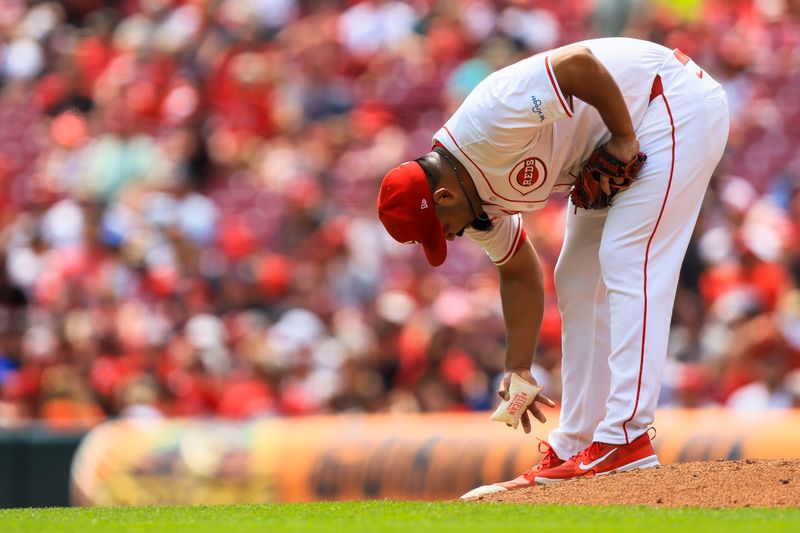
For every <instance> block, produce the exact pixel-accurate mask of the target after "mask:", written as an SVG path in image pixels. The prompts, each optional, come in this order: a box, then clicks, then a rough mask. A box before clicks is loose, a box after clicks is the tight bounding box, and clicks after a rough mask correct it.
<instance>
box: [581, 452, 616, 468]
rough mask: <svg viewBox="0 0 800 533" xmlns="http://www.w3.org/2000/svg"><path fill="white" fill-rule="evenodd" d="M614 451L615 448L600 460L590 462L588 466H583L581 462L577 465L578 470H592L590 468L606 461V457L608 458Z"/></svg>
mask: <svg viewBox="0 0 800 533" xmlns="http://www.w3.org/2000/svg"><path fill="white" fill-rule="evenodd" d="M615 451H617V449H616V448H614V449H613V450H611V451H610V452H608V453H607V454H605V455H604V456H603V457H601V458H600V459H595V460H594V461H592V462H591V463H589V464H588V465H585V464H583V461H581V463H580V464H579V465H578V468H580V469H581V470H589V469H590V468H592V467H594V466H596V465H597V464H598V463H602V462H603V461H605V460H606V459H608V456H609V455H611V454H612V453H614V452H615Z"/></svg>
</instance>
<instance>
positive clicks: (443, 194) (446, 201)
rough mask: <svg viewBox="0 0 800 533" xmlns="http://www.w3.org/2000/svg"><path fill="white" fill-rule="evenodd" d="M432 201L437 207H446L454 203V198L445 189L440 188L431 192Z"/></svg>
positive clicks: (449, 191) (450, 192)
mask: <svg viewBox="0 0 800 533" xmlns="http://www.w3.org/2000/svg"><path fill="white" fill-rule="evenodd" d="M433 201H434V202H435V203H436V204H438V205H441V206H443V207H447V206H450V205H452V204H453V203H454V202H455V196H453V193H452V191H451V190H450V189H448V188H447V187H440V188H438V189H436V190H435V191H433Z"/></svg>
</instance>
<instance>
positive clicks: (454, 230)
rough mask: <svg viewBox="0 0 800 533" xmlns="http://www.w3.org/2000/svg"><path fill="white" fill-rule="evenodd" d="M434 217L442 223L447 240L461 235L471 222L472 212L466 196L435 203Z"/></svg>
mask: <svg viewBox="0 0 800 533" xmlns="http://www.w3.org/2000/svg"><path fill="white" fill-rule="evenodd" d="M436 217H437V218H438V219H439V223H440V224H441V225H442V230H443V231H444V238H445V239H447V240H448V241H452V240H454V239H455V238H456V237H461V236H462V235H463V234H464V230H465V229H466V228H467V227H468V226H469V225H470V224H471V223H472V220H473V218H474V217H473V214H472V209H470V207H469V204H468V203H467V201H466V198H461V199H460V201H458V199H457V198H453V201H452V202H444V203H438V202H437V203H436Z"/></svg>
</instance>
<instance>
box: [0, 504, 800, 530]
mask: <svg viewBox="0 0 800 533" xmlns="http://www.w3.org/2000/svg"><path fill="white" fill-rule="evenodd" d="M0 531H2V532H4V533H6V532H12V531H14V532H16V531H26V532H37V533H38V532H48V531H80V532H87V533H88V532H96V531H99V532H105V531H114V532H124V531H131V532H133V531H136V532H148V533H149V532H156V531H167V532H171V531H190V532H192V533H205V532H209V533H210V532H215V533H217V532H225V533H236V532H241V531H243V532H249V531H252V532H256V531H257V532H259V533H260V532H270V533H272V532H284V531H313V532H315V533H316V532H329V531H331V532H332V531H337V532H339V531H342V532H348V531H391V532H401V531H402V532H412V533H430V532H438V531H446V532H453V533H456V532H457V533H464V532H466V531H479V532H482V533H486V532H490V531H498V532H499V531H502V532H506V533H508V532H528V531H557V532H559V533H560V532H565V531H609V532H610V531H613V532H618V531H635V532H636V533H641V532H642V531H647V532H648V533H652V532H655V531H670V532H671V533H674V532H675V531H681V532H684V531H704V532H705V531H724V532H726V533H730V532H734V531H748V532H749V531H759V532H762V531H800V509H765V508H746V509H732V510H731V509H699V508H679V509H667V508H650V507H624V506H607V507H599V506H598V507H590V506H558V505H546V506H533V505H510V504H481V503H459V502H437V503H430V502H397V501H370V502H335V503H309V504H270V505H231V506H196V507H155V506H152V507H103V508H50V509H5V510H0Z"/></svg>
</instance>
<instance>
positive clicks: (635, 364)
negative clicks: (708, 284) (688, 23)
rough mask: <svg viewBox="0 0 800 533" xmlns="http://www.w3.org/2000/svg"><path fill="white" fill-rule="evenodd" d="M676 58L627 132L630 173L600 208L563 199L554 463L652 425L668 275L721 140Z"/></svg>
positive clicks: (709, 82) (697, 81)
mask: <svg viewBox="0 0 800 533" xmlns="http://www.w3.org/2000/svg"><path fill="white" fill-rule="evenodd" d="M678 54H679V55H676V56H670V59H668V60H667V61H666V62H665V63H664V65H663V66H662V67H661V71H660V73H659V78H657V81H656V83H655V84H654V88H653V93H652V94H651V102H650V106H649V107H648V110H647V113H646V114H645V116H644V119H643V121H642V123H641V124H640V125H639V126H638V127H637V129H636V133H637V135H638V137H639V141H640V146H641V150H642V151H643V152H645V153H646V154H647V163H646V164H645V165H644V166H643V167H642V170H641V173H640V174H639V179H638V180H637V181H635V182H634V184H633V185H632V186H631V187H630V188H629V189H628V190H625V191H622V192H621V193H619V194H618V195H617V196H616V197H615V198H614V202H613V205H612V206H611V207H610V208H608V209H604V210H584V209H578V210H577V212H574V208H573V206H572V205H571V204H570V205H569V209H568V215H567V230H566V236H565V239H564V244H563V248H562V250H561V255H560V256H559V259H558V262H557V264H556V268H555V282H556V291H557V293H558V302H559V309H560V312H561V318H562V351H563V359H562V379H563V396H562V407H561V419H560V425H559V427H558V429H556V430H554V431H552V432H551V433H550V436H549V439H548V440H549V442H550V444H551V445H552V446H553V448H554V450H555V452H556V453H557V454H558V456H559V457H560V458H562V459H567V458H569V457H571V456H572V455H574V454H575V453H577V452H578V451H580V450H581V449H583V448H585V447H586V446H588V445H589V444H590V443H591V442H592V441H599V442H605V443H609V444H627V443H629V442H631V441H633V440H634V439H635V438H636V437H638V436H640V435H641V434H642V433H644V432H646V431H647V429H648V427H649V426H650V425H651V424H652V423H653V418H654V412H655V408H656V402H657V401H658V395H659V390H660V388H661V374H662V370H663V367H664V362H665V359H666V354H667V337H668V334H669V326H670V319H671V315H672V307H673V303H674V300H675V291H676V288H677V283H678V274H679V271H680V267H681V263H682V262H683V257H684V255H685V253H686V248H687V246H688V244H689V239H690V237H691V235H692V230H693V228H694V225H695V222H696V221H697V215H698V213H699V211H700V205H701V202H702V200H703V195H704V194H705V191H706V188H707V186H708V182H709V179H710V177H711V174H712V172H713V171H714V168H715V167H716V166H717V163H718V162H719V160H720V158H721V157H722V153H723V150H724V148H725V143H726V141H727V137H728V105H727V100H726V97H725V92H724V91H723V90H722V88H721V87H720V85H719V84H718V83H717V82H716V81H714V80H713V79H712V78H711V77H710V76H709V75H708V74H707V73H705V72H703V71H702V70H700V68H699V67H697V65H695V64H694V62H692V61H691V60H688V58H686V57H685V56H682V55H680V53H678ZM684 63H685V64H684ZM659 82H660V83H659Z"/></svg>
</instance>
